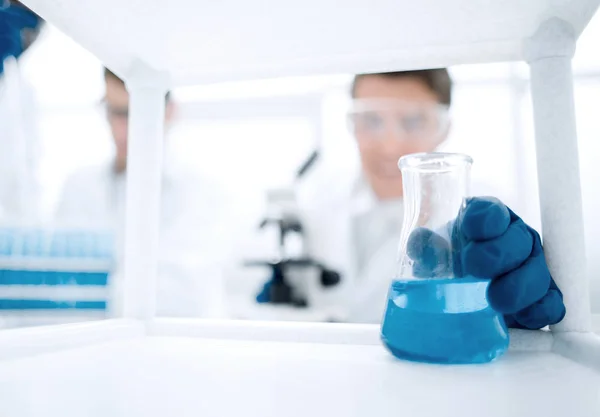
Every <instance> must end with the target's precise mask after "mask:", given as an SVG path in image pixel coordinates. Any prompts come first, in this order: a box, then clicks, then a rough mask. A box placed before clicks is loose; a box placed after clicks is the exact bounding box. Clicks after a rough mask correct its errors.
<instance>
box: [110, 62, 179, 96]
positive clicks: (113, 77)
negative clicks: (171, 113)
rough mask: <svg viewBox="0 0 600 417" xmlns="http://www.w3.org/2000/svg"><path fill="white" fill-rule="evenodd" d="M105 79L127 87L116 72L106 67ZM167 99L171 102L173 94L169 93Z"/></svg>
mask: <svg viewBox="0 0 600 417" xmlns="http://www.w3.org/2000/svg"><path fill="white" fill-rule="evenodd" d="M104 78H112V79H113V80H115V81H118V82H120V83H121V84H123V85H125V82H124V81H123V80H122V79H121V78H119V76H118V75H117V74H115V73H114V72H112V71H111V70H109V69H108V68H106V67H104ZM165 99H166V100H167V101H169V100H170V99H171V92H170V91H167V94H166V96H165Z"/></svg>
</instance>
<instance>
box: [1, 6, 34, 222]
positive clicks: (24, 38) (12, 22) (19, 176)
mask: <svg viewBox="0 0 600 417" xmlns="http://www.w3.org/2000/svg"><path fill="white" fill-rule="evenodd" d="M42 26H43V21H42V19H40V18H39V16H37V15H36V14H35V13H34V12H32V11H31V10H30V9H29V8H27V7H25V6H24V5H22V4H21V2H19V1H4V2H2V4H1V7H0V58H1V59H0V111H1V112H2V114H3V120H2V122H1V123H0V222H1V223H2V224H9V225H15V224H31V223H34V222H36V221H38V220H39V219H38V216H39V197H40V196H39V182H38V179H37V168H38V167H37V163H38V152H37V151H38V149H37V148H38V146H39V143H38V139H39V138H38V135H37V131H36V111H35V110H36V109H35V107H36V106H35V104H36V103H35V97H34V92H33V91H32V89H31V87H30V86H29V85H28V83H27V80H25V79H23V77H22V76H21V74H20V72H19V69H18V64H17V62H18V60H20V58H21V57H22V56H23V54H24V53H25V52H27V50H28V49H29V47H30V46H31V45H32V44H33V43H34V41H35V40H36V39H37V38H38V34H39V32H40V29H41V27H42Z"/></svg>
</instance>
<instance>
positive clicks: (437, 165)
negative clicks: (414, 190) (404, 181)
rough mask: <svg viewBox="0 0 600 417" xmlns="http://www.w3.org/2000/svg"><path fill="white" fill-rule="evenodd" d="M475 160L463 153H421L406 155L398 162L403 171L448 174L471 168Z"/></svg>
mask: <svg viewBox="0 0 600 417" xmlns="http://www.w3.org/2000/svg"><path fill="white" fill-rule="evenodd" d="M472 163H473V158H471V157H470V156H469V155H466V154H463V153H452V152H420V153H413V154H409V155H404V156H403V157H401V158H400V159H399V160H398V168H400V170H401V171H407V170H410V171H421V172H448V171H453V170H455V169H457V168H464V167H469V166H471V164H472Z"/></svg>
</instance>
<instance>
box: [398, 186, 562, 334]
mask: <svg viewBox="0 0 600 417" xmlns="http://www.w3.org/2000/svg"><path fill="white" fill-rule="evenodd" d="M451 236H452V250H453V263H454V264H453V265H452V267H453V269H454V275H455V276H458V277H462V276H474V277H478V278H489V279H491V280H492V282H491V283H490V286H489V288H488V294H487V297H488V302H489V303H490V305H491V307H492V308H493V309H494V310H496V311H497V312H499V313H501V314H504V317H505V320H506V324H507V326H509V327H516V328H525V329H539V328H542V327H544V326H546V325H549V324H556V323H558V322H560V321H561V320H562V319H563V318H564V316H565V313H566V310H565V305H564V303H563V297H562V293H561V292H560V290H559V289H558V287H557V286H556V283H555V282H554V280H553V279H552V277H551V276H550V271H549V270H548V265H547V264H546V259H545V257H544V252H543V249H542V242H541V239H540V235H539V234H538V233H537V232H536V231H535V230H533V229H532V228H531V227H529V226H528V225H527V224H525V222H524V221H523V220H521V218H519V217H518V216H517V215H516V214H515V213H513V212H512V211H511V210H510V209H509V208H508V207H506V206H505V205H504V204H503V203H502V202H501V201H500V200H498V199H496V198H492V197H477V198H470V199H469V200H467V203H466V205H465V207H464V208H463V209H461V210H460V212H459V214H458V217H457V218H456V220H455V222H454V223H453V224H452V226H451ZM448 251H449V245H448V242H447V241H446V240H445V239H444V238H442V237H441V236H440V235H438V234H436V233H434V232H432V231H431V230H428V229H424V228H419V229H415V230H414V231H413V233H412V234H411V236H410V238H409V242H408V255H409V257H410V258H411V259H412V260H413V261H415V264H414V269H413V270H414V273H415V274H416V275H418V276H423V277H427V276H440V275H439V274H440V273H441V274H443V273H444V271H438V270H436V268H440V267H441V268H444V265H446V264H447V262H444V260H445V259H447V258H448Z"/></svg>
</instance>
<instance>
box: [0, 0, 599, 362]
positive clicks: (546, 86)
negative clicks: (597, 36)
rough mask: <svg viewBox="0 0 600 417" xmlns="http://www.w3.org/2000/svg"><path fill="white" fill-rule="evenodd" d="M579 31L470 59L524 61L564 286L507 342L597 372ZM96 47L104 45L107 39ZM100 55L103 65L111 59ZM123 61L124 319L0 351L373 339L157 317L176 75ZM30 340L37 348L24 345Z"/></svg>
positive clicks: (311, 327)
mask: <svg viewBox="0 0 600 417" xmlns="http://www.w3.org/2000/svg"><path fill="white" fill-rule="evenodd" d="M30 2H31V3H39V4H38V6H39V8H40V9H43V8H44V7H46V11H48V13H50V12H49V10H50V9H49V7H50V6H44V7H42V4H43V3H42V1H41V0H39V1H37V0H36V1H34V0H30V1H25V3H27V4H29V3H30ZM565 4H566V3H565ZM596 6H597V4H596V3H595V2H593V1H588V2H585V7H584V6H581V7H583V8H584V9H585V10H586V11H587V10H588V9H590V10H591V8H592V7H594V8H595V7H596ZM565 7H566V5H565ZM42 14H43V13H42ZM581 16H582V19H583V17H585V16H587V13H582V14H581ZM540 17H541V16H540ZM57 20H58V16H57ZM63 23H64V22H63ZM579 23H581V22H579ZM582 25H583V24H582ZM580 30H581V27H578V26H576V27H574V26H572V25H571V24H569V23H568V22H567V21H564V20H561V19H558V18H552V17H550V18H548V19H547V20H545V21H542V22H541V24H540V26H539V30H538V31H537V32H536V33H535V34H534V35H533V36H531V37H530V38H529V39H528V40H527V41H526V42H525V44H524V50H523V51H521V53H518V51H514V50H513V49H510V48H508V46H509V44H508V43H507V44H506V47H507V48H508V49H506V50H499V51H494V50H488V49H485V50H482V48H484V46H482V45H473V46H472V47H473V48H475V49H477V50H478V51H479V53H478V60H479V62H483V61H489V62H492V61H494V59H493V57H494V56H496V57H505V58H508V59H522V58H523V57H525V59H526V60H527V62H528V63H529V65H530V69H531V89H532V98H533V104H534V119H535V120H534V121H535V136H536V147H537V162H538V176H539V188H540V203H541V210H542V231H543V236H544V245H545V253H546V257H547V260H548V264H549V267H550V271H551V273H552V275H553V277H554V279H555V280H556V282H557V284H558V285H559V287H561V289H562V290H563V293H564V299H565V304H566V306H567V316H566V317H565V319H564V320H563V321H562V322H561V323H560V324H559V325H557V326H553V328H552V331H551V332H514V331H513V332H511V336H512V344H511V347H512V348H513V349H515V348H516V349H525V350H541V351H544V350H552V351H554V352H556V353H559V354H561V355H564V356H566V357H569V358H571V359H573V360H575V361H578V362H580V363H583V364H585V365H587V366H590V367H593V368H595V369H597V370H599V371H600V338H598V337H596V336H595V335H593V334H592V333H591V311H590V306H589V294H588V287H587V282H586V278H585V277H586V274H585V251H584V236H583V222H582V218H583V216H582V204H581V191H580V188H581V187H580V180H579V169H578V168H579V162H578V153H577V135H576V130H575V113H574V103H573V80H572V77H573V75H572V70H571V59H572V56H573V53H574V49H575V43H576V38H577V34H578V33H579V32H580ZM511 45H513V46H514V44H511ZM88 46H89V45H88ZM468 49H469V47H468V45H460V48H458V49H457V50H456V51H455V52H456V54H455V55H456V58H457V57H458V56H462V57H467V56H469V54H467V53H466V52H467V51H468ZM509 49H510V51H509ZM98 50H99V51H105V52H106V45H105V46H103V47H102V48H98ZM511 51H512V52H511ZM425 52H426V51H425ZM425 52H423V51H422V53H420V52H419V53H418V51H415V53H416V56H415V57H414V58H415V59H414V62H415V63H416V64H414V65H412V66H411V65H410V62H406V61H405V60H401V61H402V62H403V64H402V66H403V67H402V69H419V68H423V67H425V66H427V65H449V64H452V63H454V62H455V61H453V60H452V59H449V58H448V60H447V62H441V61H439V60H437V59H436V58H435V57H424V55H423V53H425ZM99 55H102V54H101V53H99ZM387 55H389V53H384V52H381V51H375V52H373V54H371V56H369V57H367V58H369V59H366V60H365V62H366V63H365V64H361V65H362V67H361V68H363V69H368V68H372V69H373V70H375V68H383V67H386V65H387V63H390V62H392V61H393V60H390V59H389V58H390V57H389V56H387ZM101 58H102V56H101ZM404 58H406V56H405V57H404ZM342 61H343V59H342ZM353 62H354V61H353ZM341 63H342V64H343V63H344V62H341ZM369 63H370V64H369ZM461 63H466V62H461ZM107 64H108V65H109V66H111V62H107ZM334 66H335V65H334V62H333V61H332V62H325V63H319V65H314V66H311V67H310V68H312V69H313V70H316V69H318V68H328V69H331V68H334ZM347 66H349V64H348V65H347ZM130 68H131V70H130V71H128V72H127V73H126V74H124V73H122V71H117V73H119V74H120V75H122V76H123V78H124V79H125V81H126V85H127V87H128V89H129V91H130V93H131V120H130V125H129V128H130V135H129V137H130V142H131V143H130V157H129V166H128V173H127V175H128V180H127V182H128V185H127V210H126V247H125V259H126V265H125V266H126V268H125V284H124V285H125V289H124V292H123V293H124V298H123V300H122V304H123V306H122V307H123V309H122V317H123V319H120V320H115V321H107V322H105V323H88V324H82V325H76V326H60V327H47V328H37V329H22V330H15V331H7V332H2V333H0V357H7V356H8V357H10V356H11V355H15V354H17V352H19V351H20V350H21V349H22V347H23V346H29V347H30V349H29V350H27V351H26V352H29V353H32V351H34V350H38V351H48V350H53V349H58V348H65V347H68V346H77V345H81V344H82V343H83V344H85V343H98V342H100V341H102V340H105V339H106V338H111V337H113V338H115V337H116V338H123V337H134V336H135V337H137V336H143V335H150V336H152V335H154V336H156V335H168V336H194V335H195V336H198V337H228V336H227V335H230V336H231V337H236V338H241V339H255V338H256V337H257V336H256V334H259V335H261V336H259V337H264V338H266V339H267V340H274V341H276V340H277V338H281V337H283V338H285V337H288V338H289V340H287V341H293V342H302V341H303V340H306V338H308V339H310V340H313V341H315V340H316V339H319V340H325V341H326V340H335V343H340V340H342V342H341V343H343V340H345V339H346V340H348V341H349V343H358V344H360V343H369V344H371V343H374V340H376V339H378V337H377V334H378V327H377V326H367V327H362V326H357V325H345V326H343V325H342V326H341V327H340V325H333V324H326V325H318V324H304V325H302V324H285V325H281V324H265V323H237V322H236V323H225V322H211V321H206V320H192V321H186V322H178V321H169V320H166V319H160V318H156V303H155V298H156V279H157V256H156V254H157V248H158V238H159V237H158V219H159V201H160V176H161V173H162V154H161V152H162V143H163V130H164V126H163V123H164V118H163V112H164V94H165V93H166V91H168V90H169V89H171V88H172V87H174V86H176V83H173V82H172V80H171V78H170V75H169V74H166V73H164V72H159V71H156V70H154V69H153V68H150V67H148V66H147V65H145V64H144V63H143V62H137V63H136V64H135V65H134V66H133V67H130ZM307 68H308V67H307ZM356 68H358V67H356ZM114 69H117V68H114ZM390 69H391V68H390ZM255 70H256V69H255ZM275 70H276V68H274V69H272V71H266V70H264V71H262V72H261V73H260V74H258V73H257V74H256V75H260V76H265V75H268V74H271V73H272V72H273V71H275ZM248 71H249V72H248V76H252V74H253V72H252V71H253V69H252V68H248ZM225 75H226V74H225ZM225 75H223V76H225ZM273 75H275V74H273ZM270 326H272V327H270ZM298 326H300V327H298ZM302 326H305V327H302ZM294 331H298V332H300V336H295V339H294V337H291V336H290V335H292V334H294V333H293V332H294ZM286 335H287V336H286ZM34 341H35V343H34ZM38 342H39V343H38ZM377 343H379V342H378V340H377ZM34 345H37V347H36V348H31V346H34ZM21 354H22V353H21Z"/></svg>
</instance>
